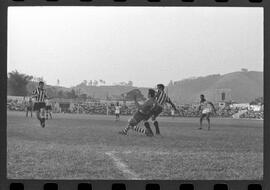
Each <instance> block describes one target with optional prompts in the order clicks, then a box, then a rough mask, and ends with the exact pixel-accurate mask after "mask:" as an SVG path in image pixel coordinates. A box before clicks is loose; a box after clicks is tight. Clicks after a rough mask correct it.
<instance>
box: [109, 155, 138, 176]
mask: <svg viewBox="0 0 270 190" xmlns="http://www.w3.org/2000/svg"><path fill="white" fill-rule="evenodd" d="M115 153H116V152H106V153H105V154H106V155H108V156H109V157H110V158H111V159H112V160H113V161H114V164H115V166H116V167H117V168H118V169H119V170H120V171H121V172H123V173H124V175H125V176H127V178H128V179H132V180H139V179H140V177H139V175H138V174H136V173H135V172H133V171H132V170H130V169H129V168H128V166H127V165H126V164H125V163H124V162H122V161H121V159H120V158H118V157H117V156H115Z"/></svg>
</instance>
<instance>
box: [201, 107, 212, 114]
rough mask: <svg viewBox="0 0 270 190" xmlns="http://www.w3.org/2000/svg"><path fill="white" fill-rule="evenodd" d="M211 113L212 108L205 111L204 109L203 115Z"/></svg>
mask: <svg viewBox="0 0 270 190" xmlns="http://www.w3.org/2000/svg"><path fill="white" fill-rule="evenodd" d="M210 112H211V110H210V108H205V109H203V111H202V113H203V114H208V113H210Z"/></svg>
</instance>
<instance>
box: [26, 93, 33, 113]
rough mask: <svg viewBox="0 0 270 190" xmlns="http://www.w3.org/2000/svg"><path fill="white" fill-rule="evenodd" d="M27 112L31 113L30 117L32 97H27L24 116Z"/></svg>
mask: <svg viewBox="0 0 270 190" xmlns="http://www.w3.org/2000/svg"><path fill="white" fill-rule="evenodd" d="M28 112H30V113H31V117H32V115H33V101H32V98H31V97H29V100H28V102H27V104H26V117H28Z"/></svg>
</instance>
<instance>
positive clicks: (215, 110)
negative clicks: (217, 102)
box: [208, 102, 217, 113]
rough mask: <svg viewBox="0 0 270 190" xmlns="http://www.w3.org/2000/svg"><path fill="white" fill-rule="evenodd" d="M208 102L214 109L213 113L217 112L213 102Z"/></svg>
mask: <svg viewBox="0 0 270 190" xmlns="http://www.w3.org/2000/svg"><path fill="white" fill-rule="evenodd" d="M208 104H210V105H211V106H212V108H213V110H214V113H217V112H216V108H215V106H214V104H213V103H212V102H208Z"/></svg>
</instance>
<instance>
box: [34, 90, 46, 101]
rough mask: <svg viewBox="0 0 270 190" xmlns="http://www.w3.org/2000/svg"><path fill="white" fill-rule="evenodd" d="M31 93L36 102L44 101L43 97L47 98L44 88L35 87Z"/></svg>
mask: <svg viewBox="0 0 270 190" xmlns="http://www.w3.org/2000/svg"><path fill="white" fill-rule="evenodd" d="M32 95H33V97H34V98H35V100H36V102H45V98H47V92H46V90H45V89H41V88H36V89H35V90H34V91H33V92H32Z"/></svg>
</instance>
